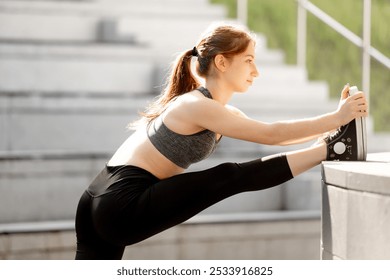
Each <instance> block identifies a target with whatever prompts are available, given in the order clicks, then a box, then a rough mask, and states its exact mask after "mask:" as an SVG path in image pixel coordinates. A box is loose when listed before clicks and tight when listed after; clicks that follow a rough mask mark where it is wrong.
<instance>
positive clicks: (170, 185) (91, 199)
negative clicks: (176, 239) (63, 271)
mask: <svg viewBox="0 0 390 280" xmlns="http://www.w3.org/2000/svg"><path fill="white" fill-rule="evenodd" d="M291 178H293V176H292V174H291V170H290V167H289V165H288V162H287V158H286V156H285V155H278V156H275V157H271V158H268V159H267V160H263V159H257V160H254V161H250V162H245V163H223V164H221V165H218V166H216V167H213V168H210V169H207V170H204V171H199V172H189V173H183V174H180V175H176V176H173V177H170V178H168V179H164V180H159V179H158V178H156V177H155V176H153V175H152V174H151V173H149V172H147V171H145V170H144V169H141V168H138V167H135V166H117V167H108V166H106V167H105V168H104V169H103V170H102V172H101V173H100V174H99V175H98V176H97V177H96V179H95V180H94V181H93V182H92V184H91V185H90V186H89V188H88V189H87V190H86V191H85V192H84V194H83V195H82V197H81V199H80V202H79V205H78V208H77V214H76V233H77V253H76V259H121V258H122V255H123V252H124V250H125V246H127V245H131V244H134V243H137V242H140V241H142V240H144V239H146V238H148V237H151V236H153V235H155V234H157V233H159V232H161V231H164V230H166V229H168V228H170V227H173V226H175V225H177V224H180V223H182V222H184V221H186V220H188V219H189V218H191V217H193V216H194V215H196V214H197V213H199V212H201V211H202V210H204V209H206V208H207V207H209V206H211V205H213V204H215V203H217V202H219V201H221V200H223V199H225V198H227V197H229V196H232V195H234V194H238V193H241V192H246V191H256V190H263V189H266V188H270V187H273V186H276V185H279V184H281V183H283V182H285V181H287V180H290V179H291Z"/></svg>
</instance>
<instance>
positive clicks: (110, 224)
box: [76, 26, 367, 259]
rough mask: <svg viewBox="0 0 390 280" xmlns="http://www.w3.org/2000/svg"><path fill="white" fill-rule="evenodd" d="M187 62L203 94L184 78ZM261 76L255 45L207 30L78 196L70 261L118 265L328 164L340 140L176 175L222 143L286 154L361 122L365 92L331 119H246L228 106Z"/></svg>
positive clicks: (241, 35) (232, 30)
mask: <svg viewBox="0 0 390 280" xmlns="http://www.w3.org/2000/svg"><path fill="white" fill-rule="evenodd" d="M192 57H196V71H197V73H198V75H199V76H200V77H203V78H204V80H205V84H204V86H203V87H202V86H201V85H200V83H199V82H198V81H197V79H196V78H195V76H194V75H193V74H192V73H191V60H192ZM258 75H259V73H258V70H257V68H256V65H255V39H254V37H253V36H252V35H251V34H250V33H248V32H246V31H245V30H242V29H240V28H237V27H233V26H218V27H216V28H214V29H213V30H212V31H211V32H209V33H207V34H205V35H204V37H203V38H202V39H201V40H200V42H199V43H198V45H197V46H196V47H194V48H193V49H191V50H188V51H186V52H184V53H183V54H182V55H180V56H179V57H178V60H177V61H176V63H175V65H174V67H173V70H172V74H171V76H170V79H169V81H168V84H167V86H166V89H165V90H164V92H163V93H162V94H161V95H160V97H159V99H157V100H156V101H155V102H154V103H153V104H152V105H151V106H150V107H149V108H148V110H147V111H146V112H145V113H144V114H143V117H142V118H141V120H140V121H139V122H138V123H137V125H136V131H135V133H133V134H132V135H131V136H130V137H129V138H128V139H127V140H126V141H125V142H124V143H123V145H122V146H121V147H120V148H119V149H118V150H117V152H116V153H115V154H114V155H113V157H112V158H111V159H110V160H109V162H108V163H107V165H106V166H105V168H104V169H103V170H102V171H101V173H100V174H99V175H98V176H97V177H96V178H95V180H94V181H93V182H92V184H91V185H90V186H89V188H88V189H87V190H86V191H85V193H84V194H83V196H82V197H81V200H80V202H79V206H78V209H77V215H76V232H77V253H76V259H121V258H122V255H123V252H124V249H125V246H127V245H131V244H134V243H136V242H139V241H142V240H144V239H146V238H148V237H150V236H153V235H155V234H157V233H159V232H161V231H163V230H165V229H168V228H170V227H172V226H175V225H177V224H180V223H182V222H184V221H186V220H187V219H189V218H191V217H192V216H194V215H196V214H197V213H199V212H200V211H202V210H204V209H205V208H207V207H209V206H211V205H213V204H215V203H217V202H219V201H221V200H223V199H225V198H227V197H229V196H232V195H234V194H237V193H240V192H245V191H255V190H262V189H266V188H270V187H273V186H276V185H279V184H281V183H283V182H285V181H287V180H290V179H291V178H293V177H294V176H296V175H298V174H300V173H301V172H304V171H306V170H308V169H310V168H312V167H314V166H315V165H317V164H319V163H320V162H321V161H323V160H325V159H327V157H328V158H329V151H328V150H329V149H331V142H332V141H333V140H334V139H336V138H337V137H338V136H337V135H338V134H337V133H336V135H331V136H328V137H326V138H325V139H324V140H321V141H318V142H317V143H316V144H315V145H312V146H311V147H309V148H307V149H303V150H298V151H293V152H288V153H286V154H280V155H275V156H270V157H266V158H259V159H256V160H253V161H251V162H245V163H223V164H221V165H218V166H216V167H214V168H211V169H208V170H204V171H200V172H191V173H183V171H184V170H185V169H186V168H187V167H188V166H189V165H190V164H192V163H194V162H197V161H200V160H202V159H204V158H206V157H207V156H209V155H210V154H211V153H212V152H213V151H214V149H215V147H216V145H217V143H218V141H219V140H220V138H221V137H222V135H223V136H228V137H232V138H237V139H241V140H246V141H252V142H255V143H260V144H267V145H289V144H295V143H300V142H304V141H308V140H311V139H314V138H315V137H319V135H322V134H324V133H326V132H329V131H333V130H335V129H337V128H338V127H340V126H342V125H345V124H347V123H349V122H350V121H352V120H353V119H354V118H356V117H361V116H366V115H367V112H366V111H367V103H366V100H365V97H364V95H363V93H361V92H359V93H358V94H356V95H354V96H351V97H348V86H346V87H344V89H343V91H342V98H341V101H340V105H339V107H338V109H337V110H336V111H334V112H331V113H329V114H325V115H321V116H318V117H315V118H311V119H304V120H296V121H285V122H276V123H264V122H261V121H257V120H253V119H250V118H248V117H246V116H245V115H244V114H243V113H242V112H241V111H240V110H238V109H236V108H234V107H232V106H229V105H227V103H228V102H229V100H230V99H231V97H232V95H233V93H234V92H245V91H246V90H247V89H248V87H249V86H250V85H251V84H252V82H253V80H254V79H255V78H256V77H257V76H258ZM259 110H261V108H259ZM340 131H341V130H338V132H340ZM327 143H328V144H327Z"/></svg>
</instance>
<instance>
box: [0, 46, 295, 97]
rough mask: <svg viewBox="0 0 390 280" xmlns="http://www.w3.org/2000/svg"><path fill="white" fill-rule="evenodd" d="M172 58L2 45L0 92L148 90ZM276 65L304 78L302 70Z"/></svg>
mask: <svg viewBox="0 0 390 280" xmlns="http://www.w3.org/2000/svg"><path fill="white" fill-rule="evenodd" d="M262 57H263V58H265V59H264V64H267V63H269V62H270V61H271V60H274V61H275V60H278V58H275V59H273V58H272V54H271V55H270V56H268V55H267V53H266V51H264V52H263V55H262ZM269 57H271V59H268V58H269ZM172 60H173V56H172V54H170V55H164V54H163V53H159V52H157V51H156V50H155V49H154V48H151V47H145V46H142V47H141V46H124V45H112V44H111V45H109V44H85V45H48V44H44V45H33V44H14V43H6V44H0V91H27V90H30V91H49V92H50V91H59V92H80V91H85V92H95V93H107V92H133V93H148V92H151V91H155V88H156V87H158V86H160V85H161V84H162V83H163V82H164V77H166V75H167V71H168V68H169V64H170V62H171V61H172ZM273 69H274V70H273V71H272V72H273V73H275V74H276V72H278V73H279V75H281V76H282V77H293V76H294V77H296V78H297V79H300V80H302V78H303V73H300V72H302V71H299V70H297V72H296V73H297V74H296V75H292V73H293V72H295V71H294V70H293V69H292V68H291V70H288V69H286V70H283V68H281V67H280V68H278V69H275V68H273ZM16 77H17V78H16Z"/></svg>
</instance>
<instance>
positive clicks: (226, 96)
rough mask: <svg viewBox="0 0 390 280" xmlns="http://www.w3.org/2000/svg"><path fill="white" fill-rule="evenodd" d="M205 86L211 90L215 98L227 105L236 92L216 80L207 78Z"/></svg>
mask: <svg viewBox="0 0 390 280" xmlns="http://www.w3.org/2000/svg"><path fill="white" fill-rule="evenodd" d="M205 87H206V88H207V89H208V90H209V91H210V93H211V95H212V96H213V99H214V100H215V101H218V102H219V103H221V104H223V105H225V104H227V103H229V101H230V99H231V98H232V96H233V94H234V92H233V91H232V90H230V89H228V88H227V87H225V86H223V85H222V84H221V83H218V82H217V81H214V80H206V83H205Z"/></svg>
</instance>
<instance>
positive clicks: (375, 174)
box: [322, 153, 390, 259]
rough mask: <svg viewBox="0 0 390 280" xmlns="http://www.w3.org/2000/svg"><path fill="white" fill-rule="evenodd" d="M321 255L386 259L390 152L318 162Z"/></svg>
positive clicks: (388, 251) (388, 252) (389, 231)
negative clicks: (362, 159)
mask: <svg viewBox="0 0 390 280" xmlns="http://www.w3.org/2000/svg"><path fill="white" fill-rule="evenodd" d="M322 179H323V187H322V258H323V259H390V243H389V242H388V237H389V236H390V211H389V209H390V153H380V154H370V155H369V156H368V161H367V162H324V163H323V164H322Z"/></svg>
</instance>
